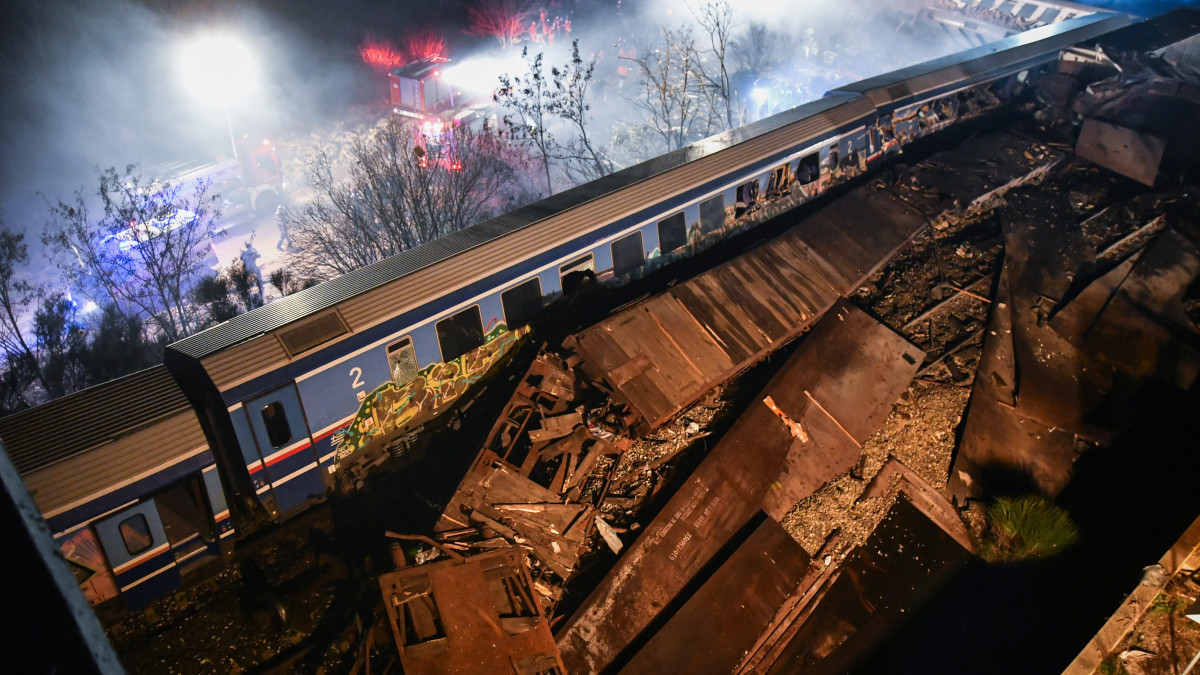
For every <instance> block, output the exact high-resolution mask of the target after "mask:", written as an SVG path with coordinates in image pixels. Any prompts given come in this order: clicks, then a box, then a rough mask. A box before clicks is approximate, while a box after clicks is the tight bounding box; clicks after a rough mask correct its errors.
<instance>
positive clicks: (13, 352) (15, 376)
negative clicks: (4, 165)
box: [0, 222, 52, 405]
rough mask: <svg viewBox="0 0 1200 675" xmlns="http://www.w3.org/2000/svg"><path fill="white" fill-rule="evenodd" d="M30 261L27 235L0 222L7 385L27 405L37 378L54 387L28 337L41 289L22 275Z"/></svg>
mask: <svg viewBox="0 0 1200 675" xmlns="http://www.w3.org/2000/svg"><path fill="white" fill-rule="evenodd" d="M28 263H29V248H28V246H27V245H26V244H25V235H24V234H21V233H19V232H12V231H11V230H9V229H8V228H7V227H5V225H4V223H3V222H0V347H3V349H4V354H5V361H6V362H7V365H8V373H9V374H10V379H9V381H7V382H6V383H5V386H8V387H10V388H11V389H12V392H11V393H10V395H9V396H7V397H6V398H12V399H19V400H21V401H22V403H24V405H30V404H31V402H30V400H29V399H27V398H26V393H25V390H26V389H27V388H28V387H29V385H30V384H31V383H32V382H33V381H34V380H37V381H38V382H39V383H40V384H41V385H42V387H43V388H44V389H45V390H46V391H47V392H49V391H51V389H52V387H51V385H50V382H49V381H48V380H47V379H46V376H45V374H44V373H43V372H42V369H41V364H40V363H39V361H38V358H37V354H36V353H35V351H34V349H33V345H31V344H30V341H29V340H27V339H26V338H25V328H26V326H25V325H24V324H25V322H26V321H27V320H28V317H27V316H26V315H27V313H28V311H29V306H30V305H32V304H33V303H34V301H35V300H36V299H37V296H38V289H37V288H36V287H35V286H34V285H33V284H31V283H29V282H28V281H27V280H25V279H22V278H20V277H19V276H18V275H19V271H20V270H21V269H22V268H24V267H25V266H26V265H27V264H28Z"/></svg>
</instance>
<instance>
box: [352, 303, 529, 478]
mask: <svg viewBox="0 0 1200 675" xmlns="http://www.w3.org/2000/svg"><path fill="white" fill-rule="evenodd" d="M528 333H529V327H528V326H522V327H520V328H517V329H516V330H512V331H510V330H508V328H507V327H506V326H505V325H504V324H503V323H501V324H498V325H497V326H496V327H495V328H493V329H492V330H491V331H490V332H488V334H487V336H486V342H485V343H484V345H483V346H482V347H480V348H479V349H476V350H474V351H471V352H467V353H466V354H464V355H462V356H460V357H458V358H457V359H454V360H453V361H450V362H449V363H434V364H432V365H429V366H426V367H425V368H424V369H422V370H420V371H418V373H417V376H416V377H415V378H414V379H413V380H412V381H411V382H408V383H406V384H404V385H401V386H397V385H396V383H395V382H392V381H391V380H389V381H387V382H385V383H383V384H382V385H380V386H379V387H378V388H376V389H375V390H374V391H372V392H370V393H369V394H367V396H366V398H364V399H363V402H362V405H360V406H359V408H358V414H356V415H355V416H354V420H353V421H352V422H351V423H350V426H348V427H346V428H345V429H344V430H342V431H340V432H338V433H337V434H335V435H334V444H335V446H336V447H337V461H341V460H342V459H344V458H346V457H349V456H350V455H352V454H353V453H354V452H356V451H357V450H359V449H361V448H363V447H365V446H366V445H367V444H368V443H370V442H371V441H373V440H376V439H380V438H387V437H388V436H390V435H392V434H393V433H395V432H399V431H402V430H404V429H405V428H406V427H407V426H408V425H409V424H410V423H412V422H413V421H414V420H416V419H417V417H418V416H420V417H422V418H426V419H427V418H430V417H433V416H434V415H436V414H437V413H439V412H441V410H443V409H444V408H445V407H446V406H447V405H449V404H450V403H452V402H453V401H454V400H455V399H457V398H458V397H459V396H461V395H462V394H463V392H465V391H466V390H467V389H468V388H469V387H470V386H471V385H473V384H475V383H476V382H478V381H479V380H480V379H481V378H482V377H483V376H484V375H485V374H487V372H488V370H490V369H491V368H492V366H494V365H495V364H496V363H497V362H498V361H499V360H500V359H501V358H503V357H504V355H505V354H507V353H508V352H509V351H511V350H512V348H513V346H514V345H515V344H516V343H517V341H518V340H520V339H521V338H522V337H524V336H525V335H526V334H528Z"/></svg>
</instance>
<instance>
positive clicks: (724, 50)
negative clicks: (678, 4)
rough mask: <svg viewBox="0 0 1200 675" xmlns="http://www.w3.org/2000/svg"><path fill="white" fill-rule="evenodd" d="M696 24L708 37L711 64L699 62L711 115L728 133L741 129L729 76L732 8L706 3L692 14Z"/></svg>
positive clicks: (722, 3)
mask: <svg viewBox="0 0 1200 675" xmlns="http://www.w3.org/2000/svg"><path fill="white" fill-rule="evenodd" d="M692 13H693V15H694V16H695V18H696V22H697V23H698V24H700V28H701V30H703V31H704V34H705V35H707V36H708V49H707V52H708V54H709V56H711V57H712V61H711V63H708V62H707V61H706V60H705V59H703V58H701V59H699V60H698V61H697V67H698V72H699V75H700V79H701V81H702V83H703V84H702V86H701V88H700V89H701V91H702V92H703V93H704V94H705V99H706V100H707V101H708V103H709V106H710V107H711V108H712V112H713V114H714V115H716V116H717V117H718V118H720V119H722V120H723V121H724V124H725V129H733V128H735V127H738V126H741V119H740V116H739V115H738V114H737V105H736V104H735V103H734V100H733V86H732V84H731V82H730V73H729V41H730V35H731V34H732V31H733V8H732V7H730V6H729V3H728V2H726V1H725V0H720V1H718V2H707V3H705V4H704V5H702V6H701V7H700V9H699V11H693V12H692Z"/></svg>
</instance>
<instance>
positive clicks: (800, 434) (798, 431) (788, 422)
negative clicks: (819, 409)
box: [763, 396, 808, 443]
mask: <svg viewBox="0 0 1200 675" xmlns="http://www.w3.org/2000/svg"><path fill="white" fill-rule="evenodd" d="M763 403H765V404H767V407H768V408H770V409H771V412H773V413H775V414H776V415H778V416H779V419H781V420H783V426H785V427H787V428H788V431H789V432H790V433H791V434H792V436H795V437H796V438H798V439H800V442H801V443H807V442H808V432H806V431H805V430H804V425H802V424H800V423H799V422H796V421H794V420H793V419H792V418H791V417H788V414H787V413H785V412H783V411H782V410H780V409H779V406H777V405H775V399H773V398H771V397H770V396H768V397H766V398H764V399H763Z"/></svg>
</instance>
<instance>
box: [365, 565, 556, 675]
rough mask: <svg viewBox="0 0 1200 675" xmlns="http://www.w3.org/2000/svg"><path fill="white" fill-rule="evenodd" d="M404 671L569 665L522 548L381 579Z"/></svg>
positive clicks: (484, 671)
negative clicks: (535, 589)
mask: <svg viewBox="0 0 1200 675" xmlns="http://www.w3.org/2000/svg"><path fill="white" fill-rule="evenodd" d="M379 587H380V589H381V590H382V592H383V600H384V605H385V607H386V608H387V613H388V622H389V624H390V625H391V628H392V635H393V636H394V638H395V640H396V646H397V649H398V650H399V653H400V661H401V664H402V665H403V669H404V672H405V673H408V674H409V675H419V674H420V673H464V674H468V675H470V674H475V673H478V674H479V675H491V674H492V673H511V672H517V673H537V672H544V671H546V670H548V669H549V668H550V667H557V668H559V669H560V670H561V668H562V661H561V659H560V657H559V655H558V650H557V648H556V647H555V644H554V638H553V637H552V635H551V633H550V625H549V623H548V622H547V621H546V618H545V617H544V616H543V615H542V610H541V607H540V605H539V604H538V602H537V598H536V596H535V594H534V593H533V591H532V584H531V582H530V578H529V570H528V568H527V567H526V565H525V554H524V553H523V552H522V551H521V550H520V549H517V548H509V549H505V550H502V551H494V552H491V553H484V554H480V555H477V556H474V557H472V558H468V559H465V560H444V561H441V562H435V563H430V564H427V565H421V566H419V567H407V568H404V569H400V570H397V571H395V572H390V573H388V574H382V575H380V577H379Z"/></svg>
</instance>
